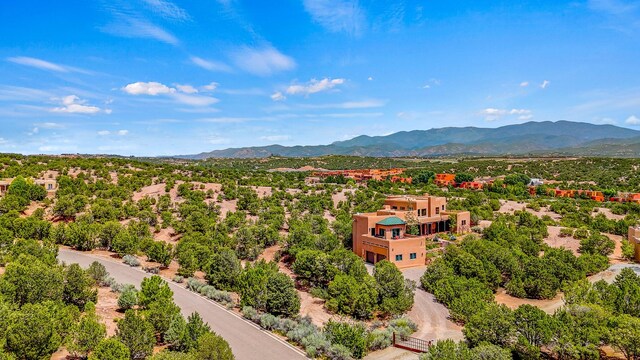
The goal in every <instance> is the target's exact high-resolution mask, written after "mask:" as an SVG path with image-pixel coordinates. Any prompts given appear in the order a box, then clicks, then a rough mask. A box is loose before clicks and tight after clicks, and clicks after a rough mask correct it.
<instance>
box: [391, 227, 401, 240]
mask: <svg viewBox="0 0 640 360" xmlns="http://www.w3.org/2000/svg"><path fill="white" fill-rule="evenodd" d="M391 236H392V237H393V238H399V237H400V229H391Z"/></svg>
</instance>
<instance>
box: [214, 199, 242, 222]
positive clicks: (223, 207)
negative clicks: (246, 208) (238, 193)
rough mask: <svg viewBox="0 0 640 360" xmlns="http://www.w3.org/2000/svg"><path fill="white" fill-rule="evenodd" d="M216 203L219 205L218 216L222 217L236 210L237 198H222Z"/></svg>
mask: <svg viewBox="0 0 640 360" xmlns="http://www.w3.org/2000/svg"><path fill="white" fill-rule="evenodd" d="M218 205H220V217H221V218H222V219H224V218H225V217H226V216H227V213H229V212H236V211H237V210H238V200H222V202H220V203H218Z"/></svg>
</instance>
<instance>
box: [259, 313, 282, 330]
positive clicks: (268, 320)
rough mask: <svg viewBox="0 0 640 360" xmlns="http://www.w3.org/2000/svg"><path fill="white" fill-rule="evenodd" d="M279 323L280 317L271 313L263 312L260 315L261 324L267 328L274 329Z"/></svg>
mask: <svg viewBox="0 0 640 360" xmlns="http://www.w3.org/2000/svg"><path fill="white" fill-rule="evenodd" d="M277 324H278V318H276V317H275V316H273V315H271V314H262V315H261V316H260V326H262V327H263V328H265V329H267V330H273V329H274V328H275V327H276V325H277Z"/></svg>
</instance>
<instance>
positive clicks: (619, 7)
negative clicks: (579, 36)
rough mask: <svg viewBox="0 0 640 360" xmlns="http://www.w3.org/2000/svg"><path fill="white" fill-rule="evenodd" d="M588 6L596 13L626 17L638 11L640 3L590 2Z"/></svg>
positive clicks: (613, 0)
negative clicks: (625, 15)
mask: <svg viewBox="0 0 640 360" xmlns="http://www.w3.org/2000/svg"><path fill="white" fill-rule="evenodd" d="M587 5H588V6H589V8H590V9H592V10H595V11H602V12H605V13H608V14H611V15H624V14H627V13H630V12H633V11H635V10H637V9H638V7H639V6H640V3H638V2H628V1H620V0H589V1H587Z"/></svg>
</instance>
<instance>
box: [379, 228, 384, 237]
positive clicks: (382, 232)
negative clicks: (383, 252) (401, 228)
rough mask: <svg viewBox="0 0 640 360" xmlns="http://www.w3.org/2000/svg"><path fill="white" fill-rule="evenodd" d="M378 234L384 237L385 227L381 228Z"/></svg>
mask: <svg viewBox="0 0 640 360" xmlns="http://www.w3.org/2000/svg"><path fill="white" fill-rule="evenodd" d="M378 235H379V236H380V237H384V229H380V230H379V231H378Z"/></svg>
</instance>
